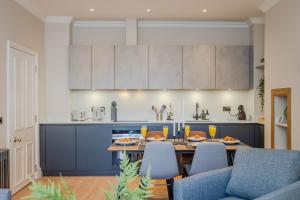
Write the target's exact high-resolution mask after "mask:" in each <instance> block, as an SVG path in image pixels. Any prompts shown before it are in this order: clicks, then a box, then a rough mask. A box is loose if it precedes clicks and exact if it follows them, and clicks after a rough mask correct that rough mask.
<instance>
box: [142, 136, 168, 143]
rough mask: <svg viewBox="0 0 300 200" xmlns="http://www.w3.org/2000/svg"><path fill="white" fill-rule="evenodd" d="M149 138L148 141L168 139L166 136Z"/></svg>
mask: <svg viewBox="0 0 300 200" xmlns="http://www.w3.org/2000/svg"><path fill="white" fill-rule="evenodd" d="M147 140H148V141H150V142H151V141H165V140H166V138H164V137H149V138H147Z"/></svg>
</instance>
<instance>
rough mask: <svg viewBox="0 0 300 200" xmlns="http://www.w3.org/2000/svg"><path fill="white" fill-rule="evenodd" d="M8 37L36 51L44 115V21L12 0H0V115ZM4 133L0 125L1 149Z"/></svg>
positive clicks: (3, 92) (40, 105)
mask: <svg viewBox="0 0 300 200" xmlns="http://www.w3.org/2000/svg"><path fill="white" fill-rule="evenodd" d="M7 40H12V41H14V42H16V43H18V44H21V45H23V46H26V47H28V48H31V49H33V50H34V51H36V52H38V53H39V66H38V67H39V115H40V118H41V119H43V118H44V116H45V115H44V114H45V102H46V98H45V65H44V24H43V22H42V21H40V20H39V19H37V18H36V17H35V16H33V15H32V14H30V13H29V12H28V11H26V10H25V9H24V8H22V7H20V6H19V5H18V4H16V3H15V2H14V1H12V0H1V1H0V116H4V121H5V120H6V117H5V112H6V109H5V105H6V102H5V98H6V90H5V88H6V56H7V51H6V45H7ZM5 136H6V132H5V128H4V126H3V125H0V148H1V147H4V146H5V139H6V137H5Z"/></svg>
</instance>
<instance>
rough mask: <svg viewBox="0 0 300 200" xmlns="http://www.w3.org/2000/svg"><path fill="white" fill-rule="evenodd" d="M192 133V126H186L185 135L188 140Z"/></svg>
mask: <svg viewBox="0 0 300 200" xmlns="http://www.w3.org/2000/svg"><path fill="white" fill-rule="evenodd" d="M190 131H191V127H190V125H185V126H184V133H185V136H186V139H187V138H188V137H189V135H190Z"/></svg>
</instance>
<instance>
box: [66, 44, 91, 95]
mask: <svg viewBox="0 0 300 200" xmlns="http://www.w3.org/2000/svg"><path fill="white" fill-rule="evenodd" d="M91 83H92V48H91V46H88V45H71V46H70V47H69V88H70V89H91Z"/></svg>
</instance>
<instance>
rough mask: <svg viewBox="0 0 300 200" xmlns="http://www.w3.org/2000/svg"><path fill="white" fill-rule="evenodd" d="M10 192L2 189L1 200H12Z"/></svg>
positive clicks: (0, 190) (0, 192)
mask: <svg viewBox="0 0 300 200" xmlns="http://www.w3.org/2000/svg"><path fill="white" fill-rule="evenodd" d="M10 197H11V195H10V190H8V189H0V200H10Z"/></svg>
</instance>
